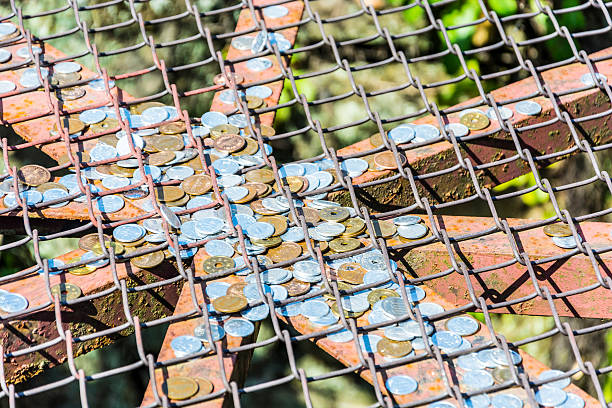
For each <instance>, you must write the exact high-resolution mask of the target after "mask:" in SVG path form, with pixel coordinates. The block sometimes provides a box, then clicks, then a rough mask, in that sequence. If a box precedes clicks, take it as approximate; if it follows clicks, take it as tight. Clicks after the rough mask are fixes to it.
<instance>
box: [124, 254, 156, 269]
mask: <svg viewBox="0 0 612 408" xmlns="http://www.w3.org/2000/svg"><path fill="white" fill-rule="evenodd" d="M163 261H164V253H163V252H162V251H155V252H151V253H150V254H146V255H141V256H137V257H135V258H132V259H130V263H131V264H132V265H134V266H135V267H137V268H141V269H150V268H155V267H156V266H158V265H160V264H161V263H162V262H163Z"/></svg>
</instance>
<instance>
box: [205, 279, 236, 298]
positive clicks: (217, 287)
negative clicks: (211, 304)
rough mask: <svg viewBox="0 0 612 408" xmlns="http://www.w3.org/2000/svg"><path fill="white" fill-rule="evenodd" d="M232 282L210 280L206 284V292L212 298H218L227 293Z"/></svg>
mask: <svg viewBox="0 0 612 408" xmlns="http://www.w3.org/2000/svg"><path fill="white" fill-rule="evenodd" d="M229 287H230V284H229V283H227V282H209V283H207V284H206V294H207V295H208V297H210V298H211V299H216V298H218V297H221V296H225V295H226V294H227V289H228V288H229Z"/></svg>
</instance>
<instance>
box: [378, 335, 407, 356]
mask: <svg viewBox="0 0 612 408" xmlns="http://www.w3.org/2000/svg"><path fill="white" fill-rule="evenodd" d="M376 351H378V352H379V353H380V354H382V355H383V356H385V357H392V358H399V357H404V356H405V355H408V354H409V353H410V352H411V351H412V343H411V342H409V341H394V340H389V339H388V338H386V337H383V338H382V340H380V341H379V342H378V344H377V345H376Z"/></svg>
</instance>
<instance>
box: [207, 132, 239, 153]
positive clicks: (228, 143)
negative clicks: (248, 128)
mask: <svg viewBox="0 0 612 408" xmlns="http://www.w3.org/2000/svg"><path fill="white" fill-rule="evenodd" d="M245 143H246V142H245V140H244V138H243V137H242V136H238V135H232V134H226V135H223V136H219V137H218V138H217V139H216V140H215V144H214V147H215V149H217V150H219V151H220V152H228V153H232V152H236V151H238V150H240V149H242V148H243V147H244V145H245Z"/></svg>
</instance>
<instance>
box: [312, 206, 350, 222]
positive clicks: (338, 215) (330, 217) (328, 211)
mask: <svg viewBox="0 0 612 408" xmlns="http://www.w3.org/2000/svg"><path fill="white" fill-rule="evenodd" d="M350 215H351V213H350V212H349V210H348V209H346V208H344V207H329V208H323V209H322V210H319V217H320V218H321V219H322V220H324V221H334V222H342V221H344V220H346V219H347V218H348V217H349V216H350Z"/></svg>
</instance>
